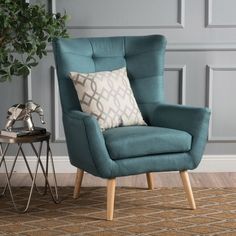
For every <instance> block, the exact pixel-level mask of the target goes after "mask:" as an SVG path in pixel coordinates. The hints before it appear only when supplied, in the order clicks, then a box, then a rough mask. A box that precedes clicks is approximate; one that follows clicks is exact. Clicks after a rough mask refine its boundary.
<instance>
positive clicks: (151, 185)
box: [146, 173, 154, 190]
mask: <svg viewBox="0 0 236 236" xmlns="http://www.w3.org/2000/svg"><path fill="white" fill-rule="evenodd" d="M146 176H147V184H148V189H150V190H153V189H154V181H153V175H152V173H146Z"/></svg>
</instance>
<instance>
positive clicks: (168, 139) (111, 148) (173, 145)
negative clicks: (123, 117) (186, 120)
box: [103, 126, 192, 160]
mask: <svg viewBox="0 0 236 236" xmlns="http://www.w3.org/2000/svg"><path fill="white" fill-rule="evenodd" d="M103 135H104V138H105V143H106V147H107V149H108V152H109V155H110V156H111V158H112V159H113V160H119V159H125V158H131V157H139V156H145V155H155V154H163V153H178V152H187V151H189V150H190V149H191V139H192V137H191V135H190V134H188V133H187V132H184V131H180V130H175V129H167V128H160V127H151V126H132V127H119V128H114V129H108V130H106V131H105V132H104V133H103ZM121 147H122V148H121Z"/></svg>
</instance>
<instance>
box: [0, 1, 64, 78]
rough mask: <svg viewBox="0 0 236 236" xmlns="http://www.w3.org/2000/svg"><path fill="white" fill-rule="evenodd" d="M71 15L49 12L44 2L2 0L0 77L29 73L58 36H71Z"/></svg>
mask: <svg viewBox="0 0 236 236" xmlns="http://www.w3.org/2000/svg"><path fill="white" fill-rule="evenodd" d="M67 18H68V17H67V15H66V14H64V15H61V14H60V13H57V14H52V13H49V12H48V11H47V10H46V9H45V6H43V5H31V4H29V3H26V2H25V1H24V0H0V81H1V82H4V81H10V80H12V77H13V76H14V75H15V76H22V77H25V76H27V75H28V74H29V72H30V68H32V67H34V66H36V65H37V64H38V62H39V60H40V59H41V58H42V57H43V56H45V55H47V50H46V47H47V44H48V42H51V41H52V40H53V39H54V38H58V37H68V34H67V30H66V26H65V22H66V20H67Z"/></svg>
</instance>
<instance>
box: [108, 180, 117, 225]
mask: <svg viewBox="0 0 236 236" xmlns="http://www.w3.org/2000/svg"><path fill="white" fill-rule="evenodd" d="M115 190H116V179H108V180H107V220H113V212H114V203H115Z"/></svg>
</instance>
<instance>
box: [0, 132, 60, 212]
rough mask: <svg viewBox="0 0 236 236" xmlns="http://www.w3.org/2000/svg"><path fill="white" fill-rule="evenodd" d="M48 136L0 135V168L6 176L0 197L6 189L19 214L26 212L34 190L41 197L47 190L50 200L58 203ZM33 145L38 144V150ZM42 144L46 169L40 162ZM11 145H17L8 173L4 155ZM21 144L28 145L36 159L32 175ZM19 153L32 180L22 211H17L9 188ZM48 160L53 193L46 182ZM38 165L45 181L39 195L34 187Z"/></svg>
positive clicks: (47, 134)
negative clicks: (44, 147)
mask: <svg viewBox="0 0 236 236" xmlns="http://www.w3.org/2000/svg"><path fill="white" fill-rule="evenodd" d="M50 136H51V134H50V133H49V132H47V133H45V134H40V135H32V136H22V137H18V138H11V137H6V136H2V135H0V167H1V165H2V164H3V168H4V169H5V176H6V182H7V183H6V185H5V187H4V189H3V192H2V193H1V194H0V196H4V195H5V192H6V189H7V188H8V190H9V192H10V196H11V200H12V203H13V205H14V208H15V209H16V210H17V211H18V212H21V213H24V212H26V211H27V210H28V208H29V205H30V201H31V197H32V193H33V190H34V188H36V190H37V191H38V192H39V193H40V194H41V195H45V194H46V193H47V188H48V189H49V193H50V195H51V197H52V200H53V201H54V202H55V203H59V197H58V190H57V180H56V174H55V168H54V163H53V157H52V152H51V148H50V145H49V140H50ZM35 143H39V149H38V150H37V149H36V147H35ZM43 143H46V167H44V165H43V163H42V160H41V153H42V148H43ZM12 144H17V146H18V147H17V152H16V155H15V158H14V161H13V164H12V166H11V168H10V170H9V171H8V168H7V164H6V154H7V151H8V149H9V146H10V145H12ZM23 144H30V146H31V148H32V150H33V152H34V154H35V157H36V165H35V171H34V173H32V171H31V169H30V166H29V163H28V161H27V157H26V155H25V153H24V150H23ZM20 153H21V155H22V157H23V159H24V162H25V164H26V167H27V169H28V172H29V175H30V177H31V180H32V184H31V188H30V192H29V197H28V200H27V204H26V206H25V208H24V209H19V208H18V207H17V205H16V202H15V199H14V195H13V192H12V187H11V177H12V174H13V171H14V168H15V164H16V161H17V159H18V157H19V154H20ZM49 159H50V162H51V165H52V172H53V180H54V193H53V189H52V187H51V185H50V183H49V180H48V164H49ZM39 165H40V167H41V169H42V173H43V176H44V180H45V186H44V191H43V193H41V192H40V191H39V189H38V188H37V186H36V182H35V181H36V177H37V173H38V169H39Z"/></svg>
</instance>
